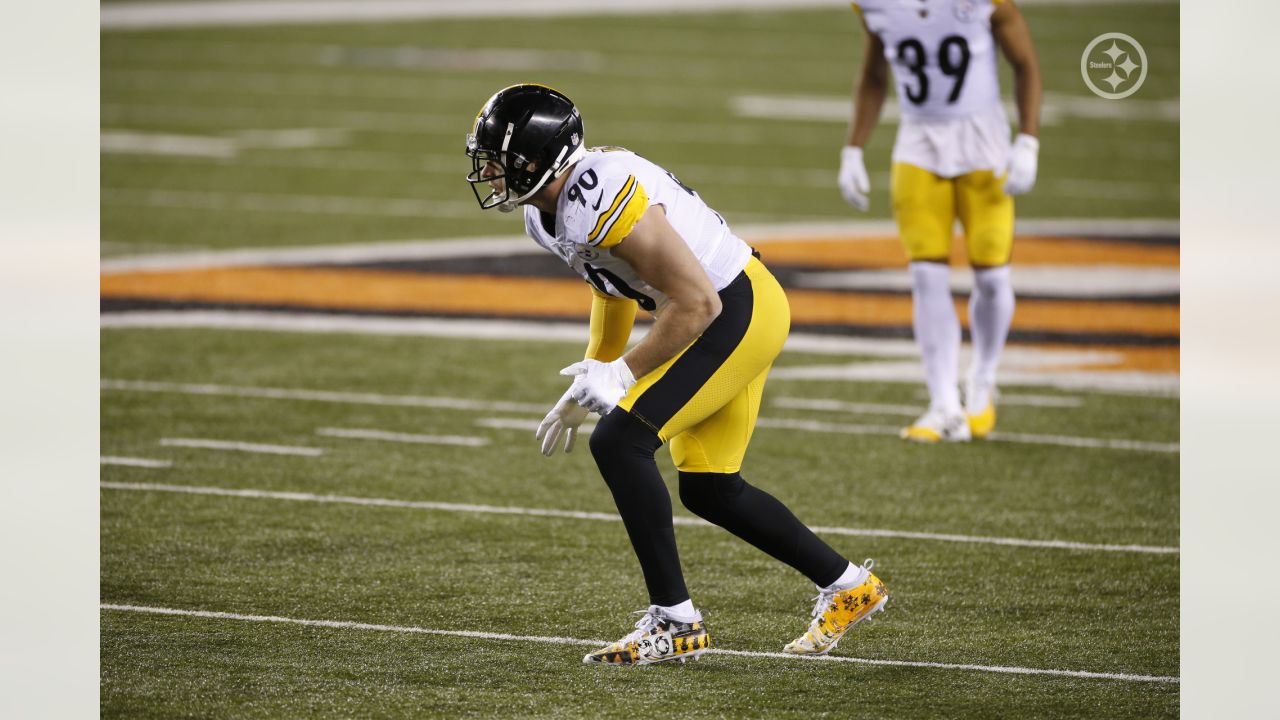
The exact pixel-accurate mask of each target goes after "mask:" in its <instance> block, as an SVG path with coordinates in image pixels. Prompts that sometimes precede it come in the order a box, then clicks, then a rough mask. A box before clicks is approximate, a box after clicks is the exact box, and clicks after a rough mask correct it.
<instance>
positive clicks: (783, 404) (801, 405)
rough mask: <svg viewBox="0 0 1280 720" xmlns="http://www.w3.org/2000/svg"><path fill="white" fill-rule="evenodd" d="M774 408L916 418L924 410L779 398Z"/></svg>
mask: <svg viewBox="0 0 1280 720" xmlns="http://www.w3.org/2000/svg"><path fill="white" fill-rule="evenodd" d="M769 404H770V405H773V406H774V407H780V408H787V409H790V410H821V411H825V412H847V413H860V414H866V415H905V416H912V417H914V416H916V415H919V414H920V413H921V412H922V410H921V408H920V406H919V405H889V404H885V403H859V402H845V401H843V400H824V399H821V398H817V399H815V398H796V397H779V398H774V399H773V401H772V402H770V403H769Z"/></svg>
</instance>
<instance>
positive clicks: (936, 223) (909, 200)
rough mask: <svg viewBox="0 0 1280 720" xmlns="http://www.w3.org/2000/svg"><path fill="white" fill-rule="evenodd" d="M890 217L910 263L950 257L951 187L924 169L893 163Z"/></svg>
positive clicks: (953, 216) (953, 206) (953, 212)
mask: <svg viewBox="0 0 1280 720" xmlns="http://www.w3.org/2000/svg"><path fill="white" fill-rule="evenodd" d="M892 192H893V217H894V219H895V220H896V221H897V223H898V234H899V235H900V236H901V237H902V246H903V249H904V250H906V253H907V257H908V258H910V259H911V260H941V259H946V258H948V257H950V255H951V228H952V226H953V225H954V224H955V219H956V197H955V184H954V181H953V180H951V179H950V178H944V177H940V176H938V175H934V174H933V173H932V172H929V171H928V170H925V169H924V168H919V167H916V166H915V165H909V164H907V163H894V164H893V171H892Z"/></svg>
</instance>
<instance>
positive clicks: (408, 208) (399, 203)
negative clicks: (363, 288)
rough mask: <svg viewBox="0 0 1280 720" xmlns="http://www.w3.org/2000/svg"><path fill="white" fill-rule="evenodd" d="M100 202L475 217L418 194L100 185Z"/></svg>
mask: <svg viewBox="0 0 1280 720" xmlns="http://www.w3.org/2000/svg"><path fill="white" fill-rule="evenodd" d="M101 198H102V204H103V205H104V206H114V207H155V208H174V209H183V210H216V211H220V212H221V211H236V212H266V213H298V214H302V215H370V216H374V217H407V218H428V217H452V218H474V217H475V215H476V206H475V204H474V203H468V202H462V201H457V202H451V201H447V200H442V201H432V200H422V199H419V198H388V197H356V196H347V195H294V194H287V193H270V194H266V193H232V192H201V191H191V190H135V189H127V190H126V189H112V188H103V189H102V192H101Z"/></svg>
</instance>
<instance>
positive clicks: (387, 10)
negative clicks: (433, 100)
mask: <svg viewBox="0 0 1280 720" xmlns="http://www.w3.org/2000/svg"><path fill="white" fill-rule="evenodd" d="M821 7H831V3H830V2H829V1H828V0H610V1H609V2H607V3H601V2H598V1H597V0H486V1H485V2H483V3H475V2H457V0H358V1H353V0H222V1H220V2H131V3H111V4H107V5H103V6H102V9H101V12H100V17H101V26H102V29H104V30H136V29H143V28H146V29H155V28H183V27H201V26H234V25H271V24H305V23H337V22H360V23H367V22H392V21H398V20H424V19H443V18H475V17H487V18H499V19H506V18H511V17H546V16H560V15H619V14H622V15H627V14H637V15H643V14H653V13H663V14H666V13H673V12H711V11H734V12H740V11H747V10H769V9H796V10H798V9H805V8H821Z"/></svg>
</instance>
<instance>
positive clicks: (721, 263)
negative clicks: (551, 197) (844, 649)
mask: <svg viewBox="0 0 1280 720" xmlns="http://www.w3.org/2000/svg"><path fill="white" fill-rule="evenodd" d="M651 205H661V206H663V209H664V210H665V211H666V215H667V221H668V222H669V223H671V226H672V227H673V228H675V231H676V232H677V233H679V235H680V237H681V238H683V239H684V241H685V243H686V244H687V245H688V246H689V249H690V250H692V251H693V254H694V257H696V258H698V262H699V263H700V264H701V265H702V269H703V270H704V271H705V272H706V273H707V277H709V278H710V279H711V284H712V285H713V286H714V287H715V289H716V290H717V291H719V290H723V289H724V288H725V287H726V286H728V285H729V283H731V282H733V280H734V278H736V277H737V276H738V273H740V272H742V270H743V268H745V267H746V266H747V261H748V260H750V259H751V248H750V247H749V246H748V245H747V244H746V243H745V242H743V241H742V239H740V238H739V237H738V236H736V235H734V234H733V232H731V231H730V230H729V226H728V225H727V224H726V223H725V221H724V218H722V217H720V214H719V213H717V212H716V211H714V210H712V209H711V208H710V207H707V204H706V203H704V202H703V201H702V198H700V197H698V194H697V193H696V192H694V191H693V190H692V189H690V188H688V187H686V186H685V185H683V184H682V183H681V182H680V181H679V180H677V179H676V176H675V175H672V174H671V173H669V172H667V171H666V170H663V169H662V168H661V167H658V166H657V165H655V164H653V163H651V162H649V161H648V160H645V159H644V158H642V157H640V156H639V155H636V154H635V153H633V152H630V151H628V150H624V149H622V148H593V149H592V150H591V151H590V152H588V153H587V154H586V157H584V158H583V159H582V160H580V161H579V162H578V163H577V164H576V165H574V166H573V168H572V169H571V170H570V171H569V178H568V180H566V181H565V184H564V189H563V190H562V191H561V192H560V199H559V201H558V202H557V204H556V215H555V218H554V223H555V232H554V233H552V232H549V231H548V229H547V227H546V226H545V225H544V224H543V215H542V213H541V211H539V210H538V209H537V208H535V207H533V206H532V205H525V206H524V226H525V231H526V232H528V233H529V236H530V237H532V238H533V239H534V241H535V242H537V243H538V244H539V245H541V246H542V247H544V248H546V249H547V250H550V251H551V252H552V253H554V254H556V255H557V256H559V257H560V258H561V259H562V260H564V261H565V263H567V264H568V265H569V266H570V267H572V268H573V269H574V271H576V272H577V273H578V274H579V275H581V276H582V278H583V279H584V280H586V281H587V282H588V283H590V284H591V285H592V286H594V287H595V288H596V289H597V290H599V291H601V292H603V293H605V294H607V295H612V296H614V297H619V298H631V299H633V300H635V301H637V302H638V303H639V304H640V307H642V308H644V309H645V310H648V311H650V312H652V313H654V314H655V315H656V314H658V313H660V312H661V310H662V308H663V307H665V306H666V304H667V303H668V302H669V301H670V299H669V298H668V297H667V296H666V295H664V294H662V293H661V292H659V291H658V290H657V289H656V288H654V287H653V286H651V285H649V284H648V283H647V282H645V281H644V280H642V279H641V278H640V276H639V275H637V274H636V271H635V270H633V269H632V268H631V266H630V265H628V264H627V263H626V262H625V261H623V260H622V259H620V258H616V257H614V256H613V250H612V248H613V247H615V246H616V245H617V244H618V243H620V242H622V240H623V238H625V237H626V236H627V235H629V234H630V233H631V230H632V228H633V227H635V224H636V222H637V221H639V220H640V217H641V216H642V215H644V212H645V211H646V210H648V209H649V206H651ZM547 221H548V223H550V222H551V219H550V218H547Z"/></svg>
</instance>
